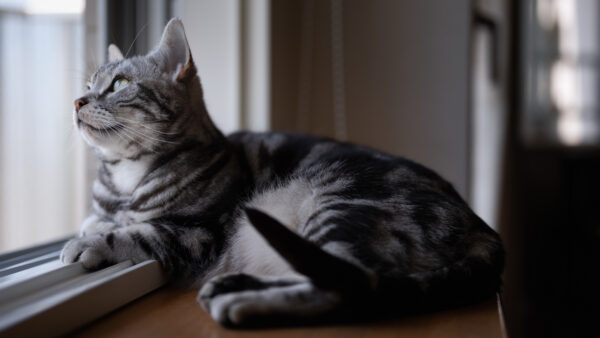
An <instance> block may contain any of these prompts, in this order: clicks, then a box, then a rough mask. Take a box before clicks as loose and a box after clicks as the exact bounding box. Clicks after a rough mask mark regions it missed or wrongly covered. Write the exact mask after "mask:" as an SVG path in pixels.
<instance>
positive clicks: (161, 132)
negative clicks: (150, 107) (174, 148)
mask: <svg viewBox="0 0 600 338" xmlns="http://www.w3.org/2000/svg"><path fill="white" fill-rule="evenodd" d="M115 120H117V122H120V121H123V122H130V123H139V122H138V121H134V120H131V119H126V118H124V117H122V116H115ZM144 122H146V123H160V122H163V121H160V120H148V121H144ZM139 126H140V127H142V128H145V129H148V130H150V131H152V132H155V133H157V134H162V135H177V134H179V133H170V132H165V131H160V130H156V129H154V128H151V127H148V126H146V125H144V124H139Z"/></svg>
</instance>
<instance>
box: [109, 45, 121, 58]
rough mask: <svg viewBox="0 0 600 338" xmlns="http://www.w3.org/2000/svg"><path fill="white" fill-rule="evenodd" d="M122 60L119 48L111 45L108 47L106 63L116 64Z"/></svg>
mask: <svg viewBox="0 0 600 338" xmlns="http://www.w3.org/2000/svg"><path fill="white" fill-rule="evenodd" d="M123 59H124V57H123V53H121V50H120V49H119V47H117V46H115V45H113V44H112V43H111V44H110V45H108V62H117V61H121V60H123Z"/></svg>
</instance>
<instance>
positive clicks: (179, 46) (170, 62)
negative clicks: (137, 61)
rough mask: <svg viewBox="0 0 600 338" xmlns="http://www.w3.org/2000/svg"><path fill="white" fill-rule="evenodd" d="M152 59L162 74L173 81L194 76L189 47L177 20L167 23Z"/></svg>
mask: <svg viewBox="0 0 600 338" xmlns="http://www.w3.org/2000/svg"><path fill="white" fill-rule="evenodd" d="M152 57H153V58H155V59H156V61H157V62H158V64H159V65H160V66H161V67H162V69H163V71H164V72H166V73H169V74H172V75H173V80H185V79H187V78H189V77H190V76H194V75H195V74H196V67H194V62H193V61H192V53H191V51H190V46H189V45H188V42H187V38H186V36H185V31H184V30H183V24H182V23H181V21H180V20H179V19H171V21H169V23H167V26H166V27H165V30H164V32H163V35H162V38H161V39H160V43H159V45H158V47H157V48H156V49H155V50H154V51H153V52H152Z"/></svg>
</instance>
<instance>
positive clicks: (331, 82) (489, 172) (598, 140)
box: [0, 0, 600, 337]
mask: <svg viewBox="0 0 600 338" xmlns="http://www.w3.org/2000/svg"><path fill="white" fill-rule="evenodd" d="M173 16H177V17H180V18H182V19H183V22H184V24H185V27H186V31H187V34H188V39H189V42H190V45H191V47H192V53H193V56H194V60H195V62H196V64H197V68H198V71H199V75H200V78H201V80H202V82H203V86H204V88H205V95H206V97H205V98H206V101H207V106H208V108H209V111H210V113H211V114H212V117H213V119H214V120H215V121H216V123H217V125H218V126H219V127H221V129H223V130H224V131H225V132H231V131H233V130H237V129H250V130H257V131H261V130H280V131H299V132H309V133H313V134H318V135H325V136H330V137H335V138H337V139H340V140H346V141H352V142H356V143H360V144H364V145H368V146H372V147H375V148H379V149H382V150H384V151H386V152H389V153H393V154H397V155H402V156H406V157H409V158H411V159H414V160H417V161H419V162H421V163H424V164H426V165H427V166H429V167H432V168H433V169H435V170H436V171H438V172H439V173H441V174H442V175H443V176H444V177H446V178H447V179H448V180H450V181H451V182H452V183H453V184H454V186H455V187H456V189H457V190H458V191H459V192H460V193H461V195H462V196H463V197H464V198H465V199H466V200H467V201H468V202H469V204H470V205H471V206H472V207H473V208H474V210H475V211H476V212H477V213H478V214H479V215H480V216H481V217H482V218H483V219H484V220H485V221H486V222H487V223H488V224H490V225H491V226H492V227H494V228H495V229H496V230H497V231H499V232H500V234H501V236H502V237H503V239H504V243H505V246H506V249H507V265H506V271H505V275H504V280H505V285H504V291H503V293H502V295H501V299H502V306H503V310H504V316H505V319H506V326H507V330H508V334H509V336H511V337H533V336H537V337H551V336H552V337H554V336H556V337H564V336H585V335H590V334H591V332H594V331H593V330H592V329H595V327H594V325H593V324H594V321H595V319H596V318H597V317H598V314H599V312H600V310H599V307H598V306H597V305H596V304H597V303H598V301H599V300H600V292H599V291H598V287H597V286H598V285H599V284H600V283H599V282H600V276H599V273H598V272H597V270H598V268H597V265H598V264H597V261H598V258H600V217H599V216H597V209H598V206H599V202H600V196H599V188H600V177H599V175H598V173H599V172H600V151H599V149H600V148H599V147H598V146H599V145H600V111H599V109H600V107H599V103H600V100H599V97H600V96H599V95H600V92H599V91H600V88H599V86H598V75H599V71H600V38H599V34H600V20H598V19H599V16H600V2H598V1H596V0H526V1H519V0H488V1H485V0H479V1H478V0H453V1H445V0H418V1H417V0H414V1H385V0H371V1H361V0H321V1H317V0H287V1H269V0H251V1H244V0H171V1H169V0H148V1H142V0H130V1H118V0H88V1H85V0H53V1H44V0H0V187H1V189H0V251H9V250H15V249H18V248H23V247H26V246H31V245H34V244H39V243H43V242H46V241H49V240H54V239H58V238H61V237H65V236H70V235H72V234H73V233H75V231H76V229H77V227H78V226H79V223H80V222H81V220H82V219H83V217H84V216H85V214H86V213H87V211H88V208H89V205H90V201H89V198H90V193H89V188H90V182H91V180H93V177H94V170H95V164H94V162H93V156H91V154H90V153H89V151H88V149H87V148H86V147H85V146H84V145H83V143H82V142H81V140H80V138H79V136H78V135H77V133H76V132H75V131H74V130H73V128H72V123H71V113H72V102H73V100H74V99H75V98H76V97H78V96H79V95H80V94H81V93H82V92H83V88H84V83H85V80H86V79H87V78H88V77H89V76H90V75H91V73H92V72H93V70H94V69H95V68H96V67H97V66H98V65H99V64H102V63H103V62H104V60H105V57H106V47H107V45H108V44H109V43H115V44H117V45H118V46H119V47H120V48H121V50H122V51H123V52H124V53H127V54H128V55H135V54H143V53H146V52H147V51H149V50H150V49H151V48H152V47H153V46H154V45H155V44H156V43H157V42H158V40H159V39H160V34H161V32H162V28H163V27H164V24H165V23H166V22H167V21H168V19H169V18H170V17H173ZM590 330H592V331H590Z"/></svg>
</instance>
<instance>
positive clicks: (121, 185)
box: [110, 158, 149, 195]
mask: <svg viewBox="0 0 600 338" xmlns="http://www.w3.org/2000/svg"><path fill="white" fill-rule="evenodd" d="M148 166H149V163H148V161H147V160H144V159H143V158H142V159H140V160H137V161H130V160H121V161H119V163H116V164H114V165H111V168H110V172H111V176H112V177H111V178H112V182H113V184H114V185H115V187H116V188H117V189H118V190H119V192H120V193H121V194H123V195H131V194H133V191H134V190H135V188H136V187H137V186H138V185H139V183H140V181H141V180H142V179H143V178H144V176H145V175H146V173H147V170H148Z"/></svg>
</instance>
